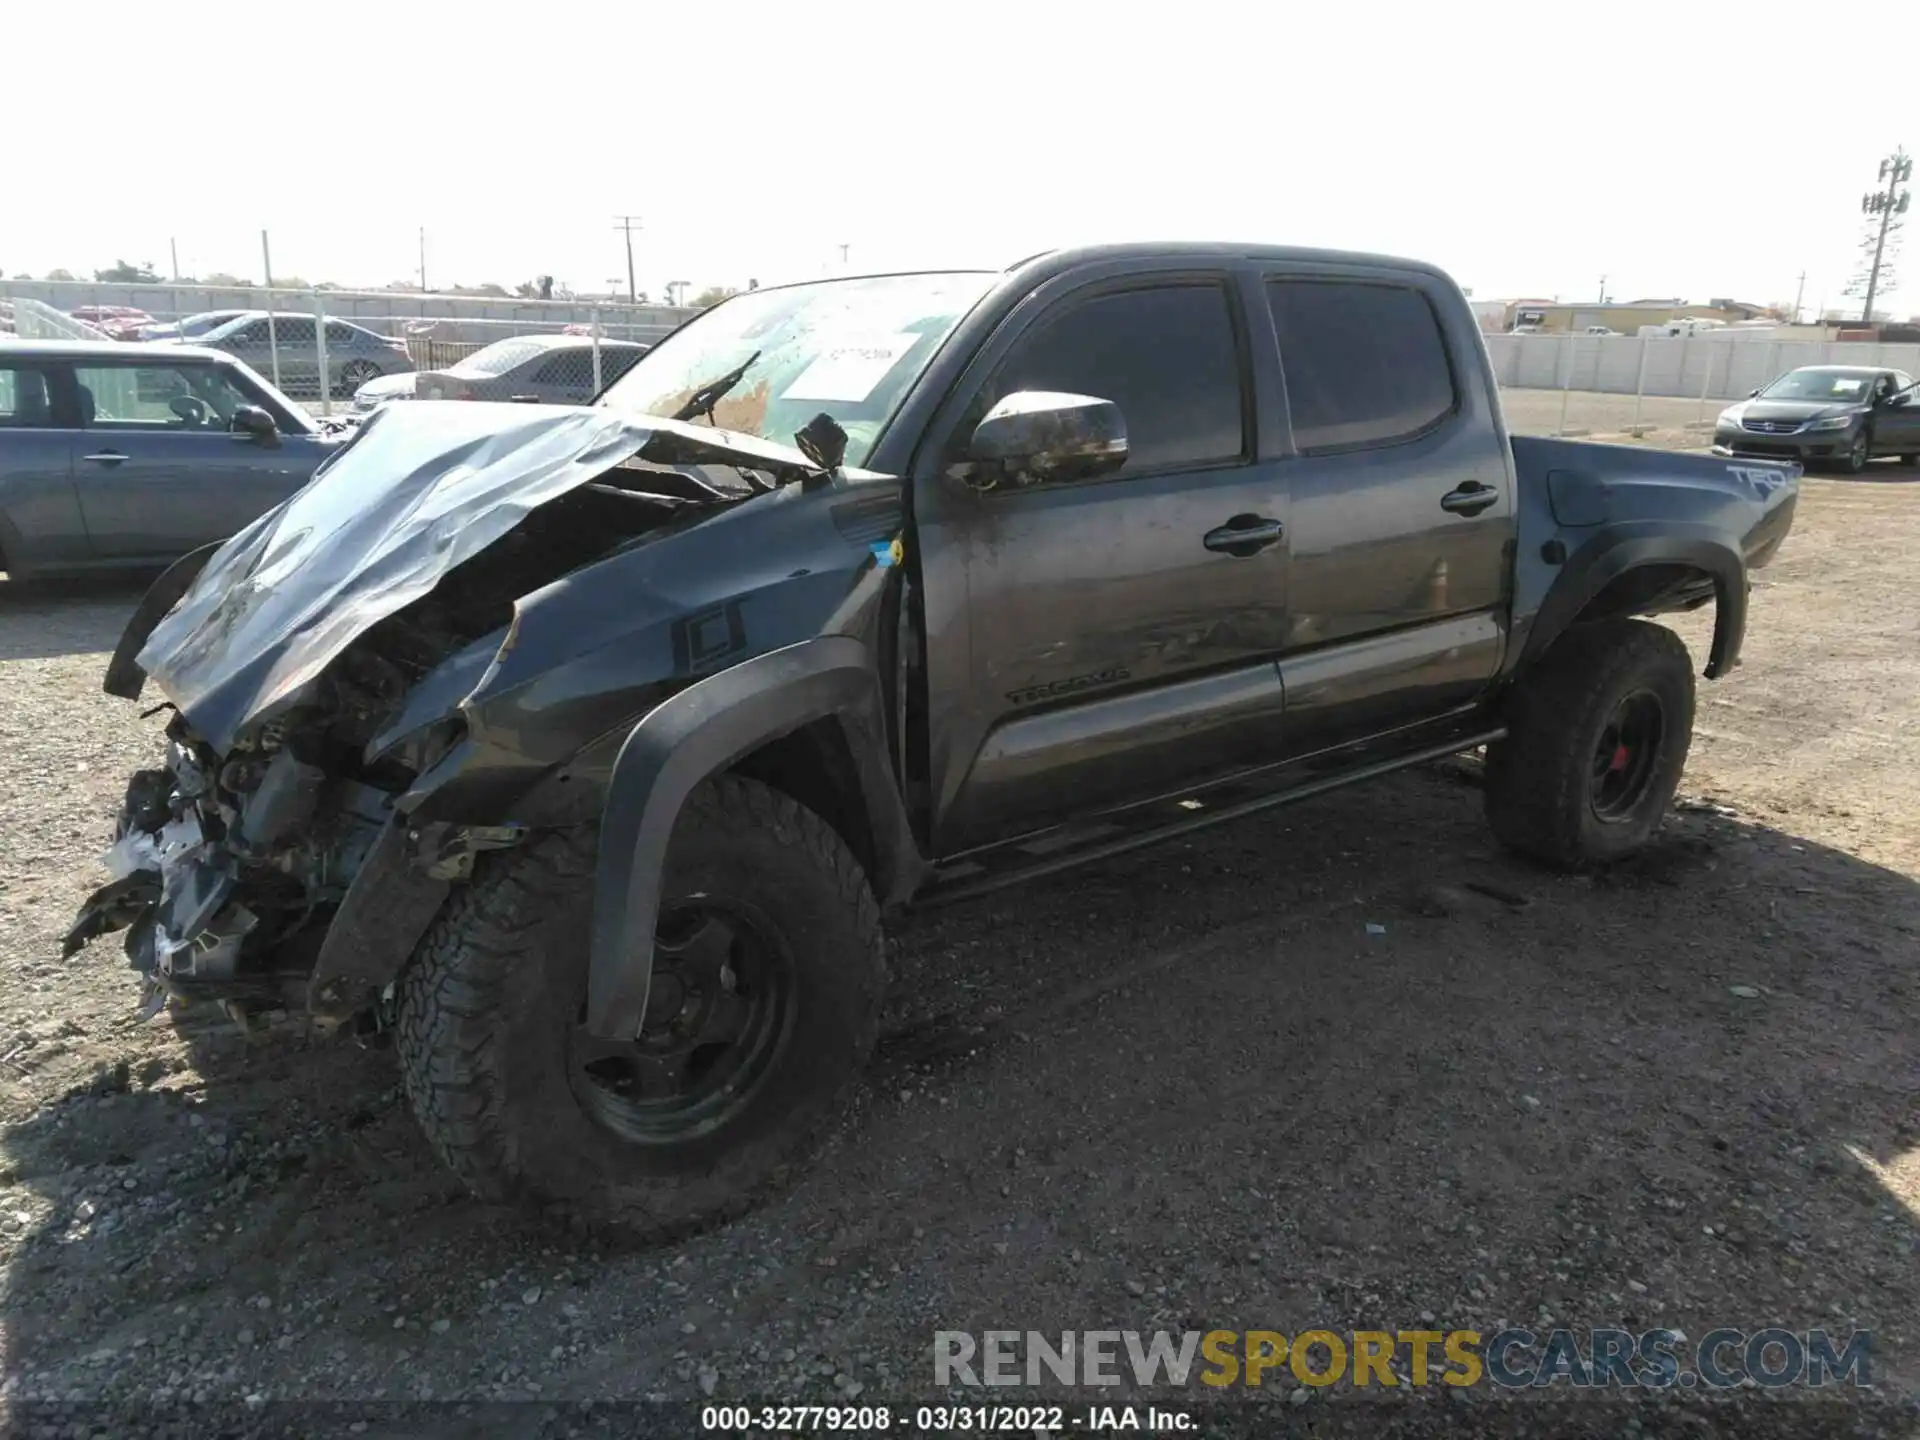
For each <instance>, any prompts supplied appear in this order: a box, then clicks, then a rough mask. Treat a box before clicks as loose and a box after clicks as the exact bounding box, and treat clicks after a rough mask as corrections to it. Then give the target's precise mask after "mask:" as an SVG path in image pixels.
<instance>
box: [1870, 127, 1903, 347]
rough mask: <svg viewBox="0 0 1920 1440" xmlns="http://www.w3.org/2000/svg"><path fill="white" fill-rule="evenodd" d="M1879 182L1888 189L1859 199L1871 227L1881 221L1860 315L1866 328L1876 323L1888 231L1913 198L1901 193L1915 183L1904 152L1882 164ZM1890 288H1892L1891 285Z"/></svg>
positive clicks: (1874, 239)
mask: <svg viewBox="0 0 1920 1440" xmlns="http://www.w3.org/2000/svg"><path fill="white" fill-rule="evenodd" d="M1880 179H1881V181H1882V183H1884V184H1885V186H1886V189H1884V190H1875V191H1874V192H1873V193H1872V194H1870V195H1863V196H1862V197H1861V199H1860V213H1861V214H1862V215H1865V216H1866V217H1867V218H1868V222H1869V225H1870V226H1871V222H1872V220H1873V217H1874V216H1878V217H1879V220H1880V223H1879V225H1878V226H1877V227H1874V228H1873V229H1872V230H1871V231H1870V233H1872V241H1873V263H1872V264H1871V265H1870V266H1868V267H1867V281H1866V283H1867V303H1866V305H1865V307H1864V308H1863V309H1862V310H1861V312H1860V323H1861V324H1863V325H1871V324H1872V323H1873V298H1874V296H1875V295H1876V294H1878V293H1879V290H1880V272H1881V267H1882V265H1883V264H1884V263H1885V261H1886V255H1887V235H1888V233H1889V231H1893V230H1897V228H1898V227H1897V223H1896V217H1898V216H1901V215H1904V214H1906V213H1907V202H1908V201H1909V200H1911V199H1912V198H1913V194H1912V192H1911V191H1910V190H1909V191H1905V192H1903V191H1902V190H1901V189H1900V187H1901V186H1902V185H1904V184H1906V183H1907V182H1908V181H1910V180H1912V179H1913V161H1912V160H1911V159H1909V158H1908V156H1907V152H1906V151H1905V150H1896V151H1894V152H1893V154H1891V155H1889V156H1887V158H1886V159H1884V160H1882V161H1881V162H1880ZM1862 248H1863V249H1864V248H1865V246H1864V245H1863V246H1862ZM1887 288H1888V289H1892V288H1893V287H1892V286H1891V285H1889V286H1888V287H1887Z"/></svg>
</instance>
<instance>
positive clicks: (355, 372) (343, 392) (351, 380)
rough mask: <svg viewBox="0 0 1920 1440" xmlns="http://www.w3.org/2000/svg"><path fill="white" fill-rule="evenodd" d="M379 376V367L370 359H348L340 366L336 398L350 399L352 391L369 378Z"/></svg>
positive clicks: (377, 377) (372, 378)
mask: <svg viewBox="0 0 1920 1440" xmlns="http://www.w3.org/2000/svg"><path fill="white" fill-rule="evenodd" d="M379 378H380V367H379V366H378V365H376V364H374V363H373V362H372V361H371V360H349V361H348V362H347V363H346V364H344V365H342V366H341V367H340V388H339V390H338V392H337V395H338V398H342V399H351V398H352V397H353V392H354V391H356V390H358V389H359V388H360V387H361V386H362V385H364V384H366V383H367V382H368V381H369V380H378V379H379Z"/></svg>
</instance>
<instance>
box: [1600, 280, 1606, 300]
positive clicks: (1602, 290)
mask: <svg viewBox="0 0 1920 1440" xmlns="http://www.w3.org/2000/svg"><path fill="white" fill-rule="evenodd" d="M1600 303H1601V304H1602V305H1604V304H1606V303H1607V277H1606V276H1604V275H1602V276H1601V277H1600Z"/></svg>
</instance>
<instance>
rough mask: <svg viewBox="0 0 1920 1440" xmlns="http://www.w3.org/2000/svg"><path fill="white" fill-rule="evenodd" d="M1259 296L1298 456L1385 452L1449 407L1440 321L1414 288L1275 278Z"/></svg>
mask: <svg viewBox="0 0 1920 1440" xmlns="http://www.w3.org/2000/svg"><path fill="white" fill-rule="evenodd" d="M1267 299H1268V303H1269V304H1270V305H1271V306H1272V308H1273V324H1274V329H1275V331H1276V332H1277V333H1278V335H1279V337H1280V360H1281V363H1282V364H1283V365H1284V366H1285V367H1286V372H1287V406H1288V409H1289V410H1290V411H1291V412H1292V416H1293V440H1294V444H1295V446H1296V447H1297V448H1299V449H1300V450H1303V451H1325V450H1354V449H1367V448H1373V447H1377V446H1381V445H1392V444H1395V443H1397V442H1399V441H1402V440H1408V439H1411V438H1412V437H1414V436H1416V435H1418V434H1420V433H1421V432H1422V431H1424V430H1426V429H1428V428H1429V427H1431V426H1432V425H1433V424H1434V423H1435V422H1437V421H1438V420H1439V419H1440V418H1441V417H1442V416H1444V415H1446V414H1447V413H1448V412H1449V411H1451V410H1452V409H1453V406H1454V388H1453V370H1452V367H1451V366H1449V365H1448V363H1447V348H1446V343H1445V341H1444V340H1443V339H1442V338H1441V334H1440V322H1439V319H1438V318H1437V317H1436V316H1435V315H1434V313H1433V307H1432V306H1431V305H1430V304H1428V303H1427V298H1426V296H1424V295H1422V294H1421V293H1420V292H1419V291H1418V290H1414V289H1410V288H1408V287H1406V286H1403V285H1376V284H1364V283H1358V282H1352V281H1331V280H1276V281H1273V282H1271V283H1270V284H1269V285H1268V286H1267Z"/></svg>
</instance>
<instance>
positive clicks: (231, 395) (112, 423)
mask: <svg viewBox="0 0 1920 1440" xmlns="http://www.w3.org/2000/svg"><path fill="white" fill-rule="evenodd" d="M74 378H75V379H76V380H78V381H79V382H80V413H81V416H82V417H83V419H84V421H85V423H86V425H87V426H88V428H90V429H95V430H225V429H226V428H227V427H228V426H229V424H230V423H231V422H232V420H233V412H234V410H235V409H236V408H237V407H239V406H241V405H244V404H247V403H248V401H247V397H246V396H244V395H242V394H241V393H240V392H239V391H238V390H236V389H235V388H234V386H233V383H232V382H231V381H230V380H228V379H227V376H226V373H225V372H224V371H222V370H221V369H219V367H217V366H214V365H83V366H80V367H78V368H76V369H75V371H74Z"/></svg>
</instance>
